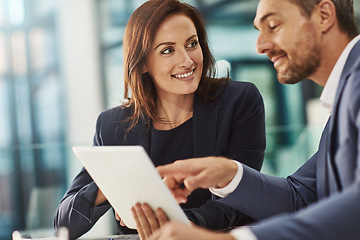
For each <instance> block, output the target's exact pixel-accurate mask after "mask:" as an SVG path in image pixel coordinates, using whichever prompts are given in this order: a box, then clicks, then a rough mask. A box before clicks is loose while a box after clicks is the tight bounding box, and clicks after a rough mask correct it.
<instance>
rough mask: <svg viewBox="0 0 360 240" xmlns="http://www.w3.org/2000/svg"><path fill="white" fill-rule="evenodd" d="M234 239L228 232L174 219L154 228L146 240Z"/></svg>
mask: <svg viewBox="0 0 360 240" xmlns="http://www.w3.org/2000/svg"><path fill="white" fill-rule="evenodd" d="M189 239H196V240H235V238H234V237H232V236H231V235H230V234H227V233H215V232H211V231H208V230H205V229H202V228H200V227H196V226H193V227H190V226H187V225H184V224H182V223H179V222H176V221H169V222H168V223H166V224H165V225H164V226H163V227H162V228H161V229H159V230H156V231H155V232H154V233H153V234H152V235H151V236H150V237H149V238H148V239H147V240H189Z"/></svg>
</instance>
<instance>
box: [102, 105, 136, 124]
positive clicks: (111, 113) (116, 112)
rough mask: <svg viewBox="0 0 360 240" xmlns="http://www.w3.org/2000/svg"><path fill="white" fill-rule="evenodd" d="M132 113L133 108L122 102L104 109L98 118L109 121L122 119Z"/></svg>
mask: <svg viewBox="0 0 360 240" xmlns="http://www.w3.org/2000/svg"><path fill="white" fill-rule="evenodd" d="M131 113H132V108H131V107H130V106H127V105H125V104H122V105H119V106H116V107H113V108H109V109H107V110H104V111H102V112H101V113H100V115H99V117H98V118H99V119H102V120H108V121H122V120H126V119H127V118H128V117H130V115H131Z"/></svg>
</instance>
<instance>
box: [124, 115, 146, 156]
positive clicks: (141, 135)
mask: <svg viewBox="0 0 360 240" xmlns="http://www.w3.org/2000/svg"><path fill="white" fill-rule="evenodd" d="M124 145H141V146H142V147H144V149H145V151H146V152H147V153H149V149H150V129H149V128H148V124H147V123H146V121H145V120H144V119H143V118H141V119H139V122H138V123H137V124H136V125H135V126H134V127H133V128H132V129H131V130H130V131H129V133H128V134H127V135H126V137H125V140H124Z"/></svg>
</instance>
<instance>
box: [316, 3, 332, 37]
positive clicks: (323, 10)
mask: <svg viewBox="0 0 360 240" xmlns="http://www.w3.org/2000/svg"><path fill="white" fill-rule="evenodd" d="M316 11H317V13H318V14H319V17H320V18H319V20H320V22H319V24H320V27H321V30H322V32H323V33H326V32H328V31H329V30H330V29H331V28H332V27H334V25H335V24H336V8H335V5H334V3H333V2H332V1H331V0H323V1H321V2H320V3H319V4H318V6H317V8H316Z"/></svg>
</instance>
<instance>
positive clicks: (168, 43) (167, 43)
mask: <svg viewBox="0 0 360 240" xmlns="http://www.w3.org/2000/svg"><path fill="white" fill-rule="evenodd" d="M194 37H197V35H196V34H193V35H191V36H190V37H188V38H187V39H186V42H187V41H189V40H190V39H192V38H194ZM162 45H176V43H175V42H162V43H159V44H158V45H157V46H156V47H155V48H154V50H156V49H157V48H158V47H160V46H162Z"/></svg>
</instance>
